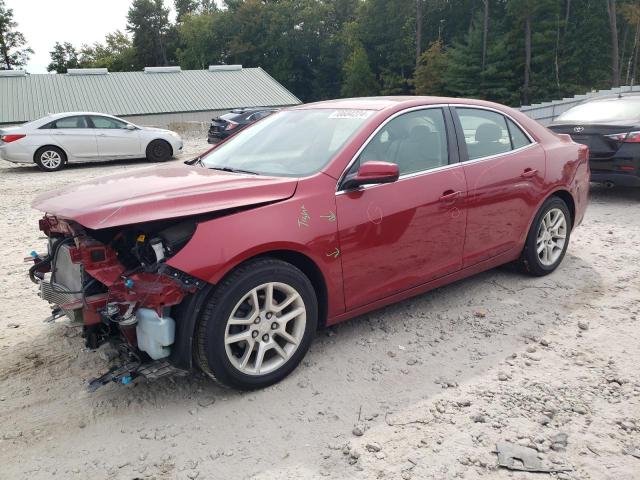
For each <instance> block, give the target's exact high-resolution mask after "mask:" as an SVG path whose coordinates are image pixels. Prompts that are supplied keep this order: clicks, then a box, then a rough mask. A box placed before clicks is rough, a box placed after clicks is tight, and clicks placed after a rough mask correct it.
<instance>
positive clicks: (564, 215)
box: [520, 196, 572, 277]
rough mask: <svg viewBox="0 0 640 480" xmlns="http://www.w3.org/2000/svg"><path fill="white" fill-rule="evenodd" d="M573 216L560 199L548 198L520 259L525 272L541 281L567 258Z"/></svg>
mask: <svg viewBox="0 0 640 480" xmlns="http://www.w3.org/2000/svg"><path fill="white" fill-rule="evenodd" d="M571 228H572V223H571V214H570V212H569V208H568V207H567V204H566V203H565V202H564V200H562V199H561V198H559V197H555V196H553V197H549V198H548V199H547V200H546V201H545V202H544V203H543V204H542V207H540V210H539V211H538V214H537V215H536V218H535V219H534V220H533V223H532V224H531V229H530V230H529V234H528V235H527V240H526V243H525V246H524V249H523V251H522V256H521V257H520V263H521V265H522V267H523V269H524V271H525V272H527V273H529V274H530V275H533V276H536V277H542V276H544V275H548V274H550V273H551V272H553V271H554V270H555V269H556V268H558V266H559V265H560V263H561V262H562V259H563V258H564V255H565V253H566V252H567V247H568V246H569V238H570V237H571Z"/></svg>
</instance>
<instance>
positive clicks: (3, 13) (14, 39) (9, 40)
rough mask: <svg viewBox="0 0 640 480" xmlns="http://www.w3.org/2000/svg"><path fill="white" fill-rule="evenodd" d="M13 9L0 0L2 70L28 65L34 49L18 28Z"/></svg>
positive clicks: (0, 62)
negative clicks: (29, 45)
mask: <svg viewBox="0 0 640 480" xmlns="http://www.w3.org/2000/svg"><path fill="white" fill-rule="evenodd" d="M17 27H18V24H17V23H16V22H15V20H13V10H12V9H11V8H7V7H6V5H5V2H4V0H0V70H12V69H13V68H15V67H22V66H24V65H26V63H27V61H28V60H29V56H30V55H32V54H33V50H32V49H31V48H29V47H27V41H26V39H25V38H24V35H23V34H22V33H21V32H19V31H18V30H16V28H17Z"/></svg>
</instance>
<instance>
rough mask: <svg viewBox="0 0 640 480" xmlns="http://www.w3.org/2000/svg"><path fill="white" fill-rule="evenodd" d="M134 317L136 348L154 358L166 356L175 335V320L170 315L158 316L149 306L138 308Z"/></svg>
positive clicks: (169, 351)
mask: <svg viewBox="0 0 640 480" xmlns="http://www.w3.org/2000/svg"><path fill="white" fill-rule="evenodd" d="M136 318H137V319H138V325H137V326H136V336H137V337H138V348H139V349H140V350H142V351H143V352H146V353H147V354H148V355H149V356H150V357H151V358H153V359H154V360H158V359H159V358H164V357H168V356H169V354H170V353H171V348H170V345H172V344H173V341H174V339H175V336H176V322H175V320H174V319H173V318H171V317H160V316H158V314H157V313H156V312H155V310H151V309H150V308H139V309H138V311H137V312H136Z"/></svg>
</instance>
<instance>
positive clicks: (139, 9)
mask: <svg viewBox="0 0 640 480" xmlns="http://www.w3.org/2000/svg"><path fill="white" fill-rule="evenodd" d="M127 22H128V23H127V30H128V31H129V32H131V33H132V34H133V47H134V48H135V51H136V61H137V64H138V66H139V67H145V66H155V65H168V64H169V59H168V55H167V44H168V43H169V39H168V36H169V32H170V30H171V24H170V23H169V9H168V8H165V7H164V4H163V1H162V0H133V3H132V4H131V7H130V8H129V13H128V15H127Z"/></svg>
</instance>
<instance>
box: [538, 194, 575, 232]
mask: <svg viewBox="0 0 640 480" xmlns="http://www.w3.org/2000/svg"><path fill="white" fill-rule="evenodd" d="M550 197H558V198H559V199H560V200H562V201H563V202H564V203H566V204H567V208H568V209H569V214H570V215H571V229H572V230H573V227H574V226H575V220H576V202H575V200H574V198H573V195H571V193H570V192H569V191H568V190H556V191H555V192H553V193H552V194H551V195H549V197H547V198H550ZM546 201H547V199H545V202H546Z"/></svg>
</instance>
